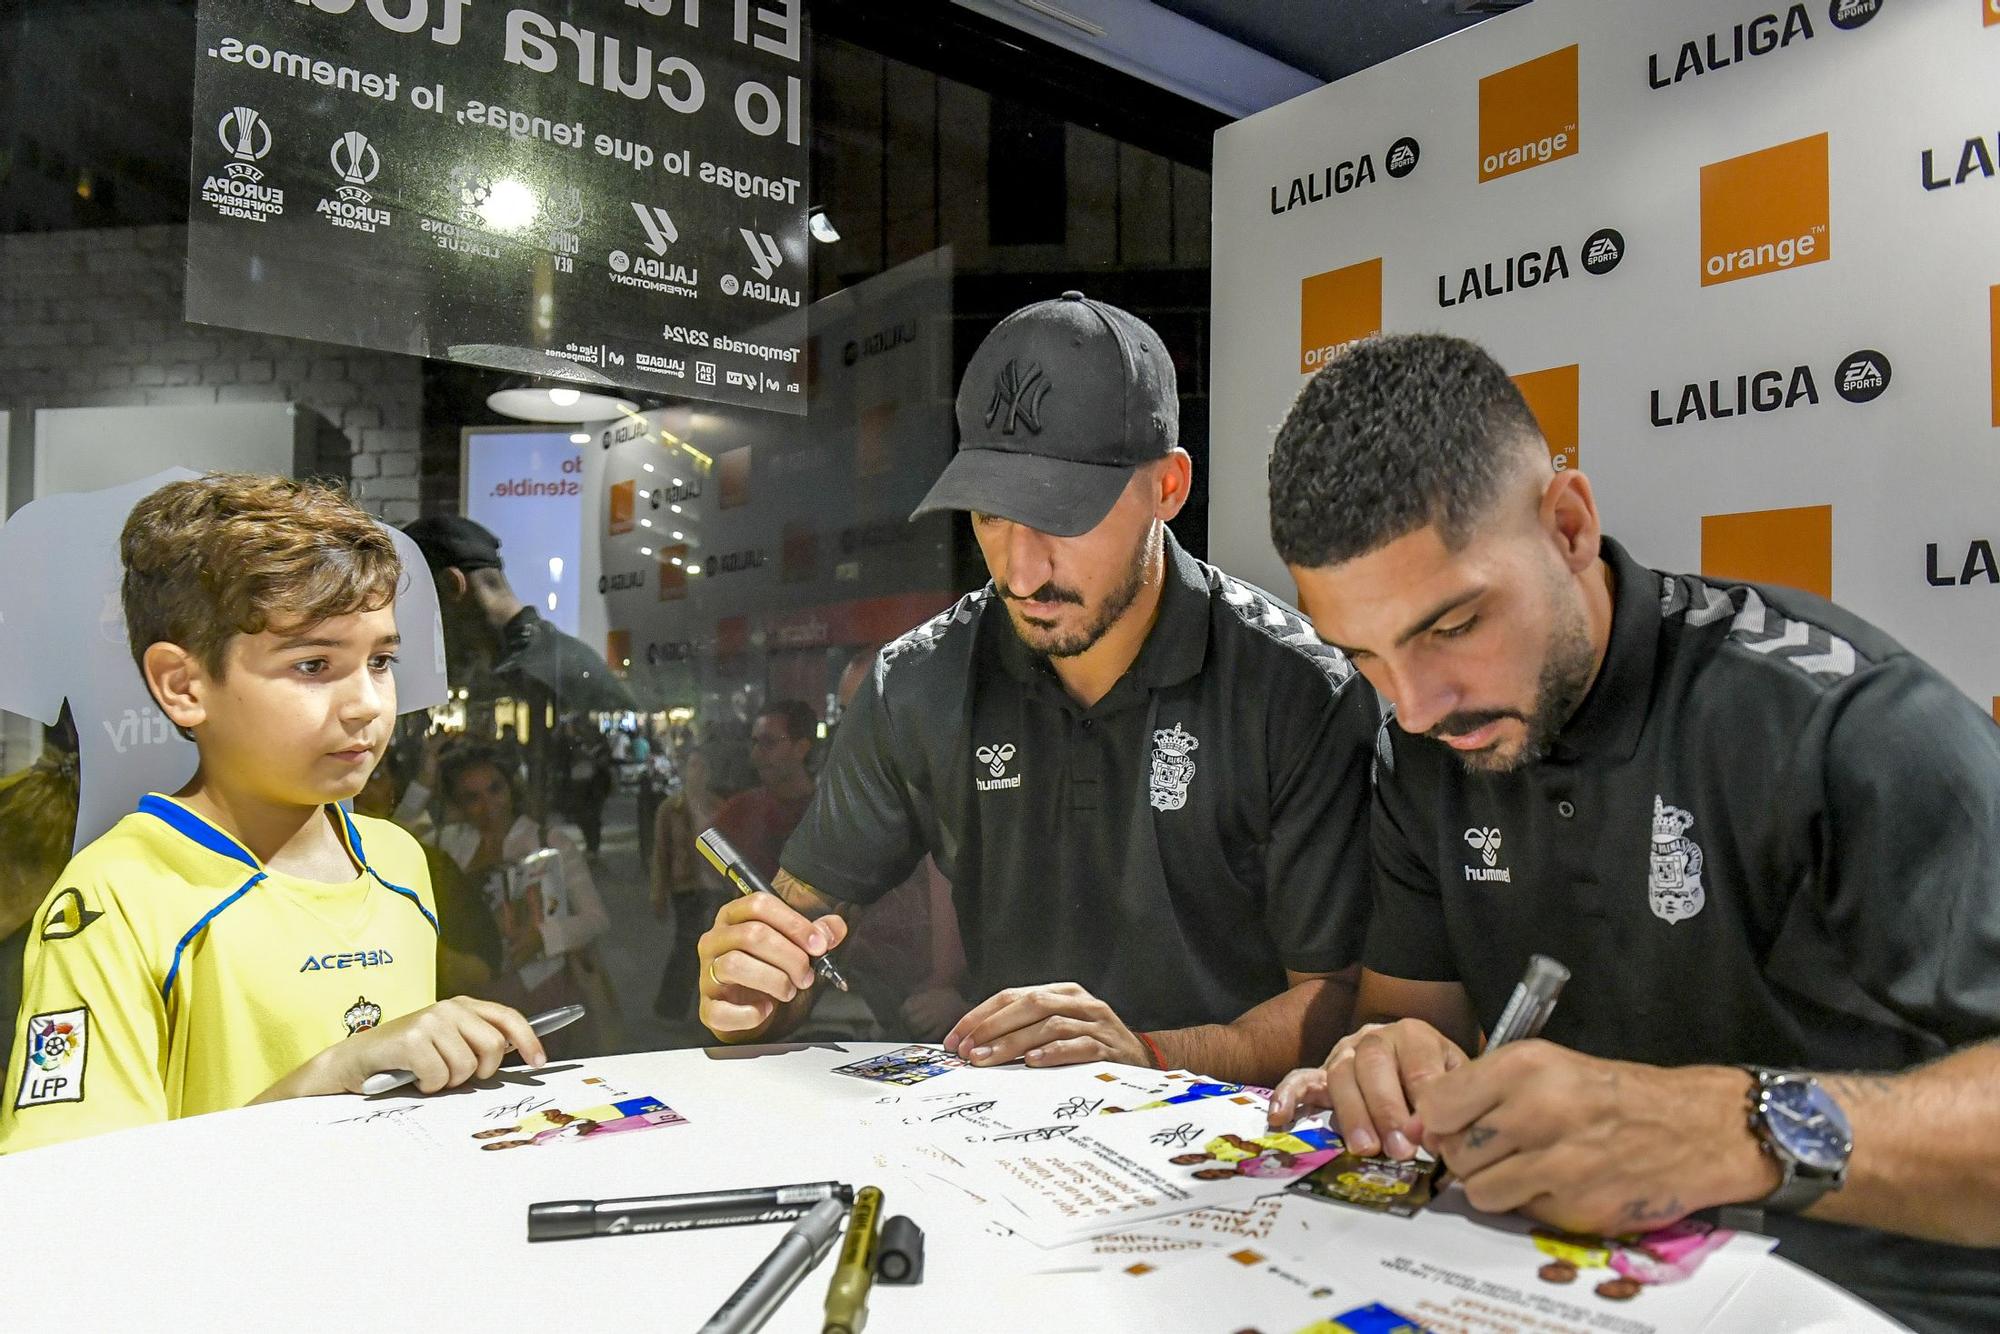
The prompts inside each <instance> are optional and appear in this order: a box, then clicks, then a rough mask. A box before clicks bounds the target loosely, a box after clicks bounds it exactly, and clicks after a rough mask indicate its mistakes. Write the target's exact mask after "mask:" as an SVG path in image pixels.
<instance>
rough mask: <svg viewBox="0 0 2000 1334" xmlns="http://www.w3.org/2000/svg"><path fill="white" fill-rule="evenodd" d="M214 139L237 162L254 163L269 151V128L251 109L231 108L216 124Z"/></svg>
mask: <svg viewBox="0 0 2000 1334" xmlns="http://www.w3.org/2000/svg"><path fill="white" fill-rule="evenodd" d="M215 137H216V138H217V139H220V140H221V141H222V146H223V147H224V148H226V149H228V150H229V155H230V156H231V157H233V158H235V159H236V160H237V161H238V162H255V161H257V160H258V159H259V158H261V157H263V156H264V155H265V154H266V153H268V152H270V151H271V126H270V123H269V122H268V121H266V120H265V119H264V118H263V117H262V116H260V115H258V114H257V112H256V110H255V109H253V108H251V107H232V108H230V110H229V113H228V114H227V115H225V116H224V117H223V118H222V119H221V120H220V121H218V122H216V126H215Z"/></svg>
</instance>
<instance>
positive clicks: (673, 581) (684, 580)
mask: <svg viewBox="0 0 2000 1334" xmlns="http://www.w3.org/2000/svg"><path fill="white" fill-rule="evenodd" d="M687 554H688V549H687V548H686V547H684V546H680V547H661V548H660V601H662V602H678V601H680V600H681V599H682V598H684V597H686V596H687V595H688V577H687Z"/></svg>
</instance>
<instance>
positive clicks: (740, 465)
mask: <svg viewBox="0 0 2000 1334" xmlns="http://www.w3.org/2000/svg"><path fill="white" fill-rule="evenodd" d="M715 471H716V474H717V478H718V480H719V482H720V483H721V491H722V495H721V500H720V502H719V505H720V507H721V508H722V509H726V510H733V509H735V508H736V507H737V506H739V505H748V504H749V503H750V446H748V445H744V446H743V447H742V448H741V449H732V450H730V451H729V452H728V453H726V454H724V455H722V456H721V457H720V458H718V459H716V461H715Z"/></svg>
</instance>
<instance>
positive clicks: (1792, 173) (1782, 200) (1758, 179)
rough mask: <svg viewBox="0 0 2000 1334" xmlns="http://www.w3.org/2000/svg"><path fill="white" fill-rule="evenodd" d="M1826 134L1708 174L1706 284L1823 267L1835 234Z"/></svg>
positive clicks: (1714, 166)
mask: <svg viewBox="0 0 2000 1334" xmlns="http://www.w3.org/2000/svg"><path fill="white" fill-rule="evenodd" d="M1826 201H1827V192H1826V135H1825V134H1823V133H1822V134H1814V135H1809V136H1807V137H1806V138H1804V139H1794V140H1793V141H1792V142H1790V143H1788V144H1778V145H1776V146H1774V147H1771V148H1764V149H1759V150H1758V151H1757V152H1755V153H1745V154H1744V155H1743V156H1742V157H1733V158H1729V159H1727V160H1726V161H1722V162H1711V163H1709V164H1708V165H1707V166H1705V167H1703V168H1702V169H1701V285H1702V286H1703V287H1713V286H1714V285H1715V284H1717V283H1730V282H1735V281H1736V280H1737V279H1738V278H1754V277H1756V276H1757V275H1758V274H1760V273H1775V272H1777V271H1778V270H1780V269H1791V268H1797V267H1798V266H1799V265H1801V264H1818V263H1820V262H1822V261H1824V260H1825V259H1827V258H1828V257H1829V256H1830V255H1832V253H1833V242H1832V238H1831V237H1830V236H1829V234H1828V230H1827V220H1828V211H1827V202H1826Z"/></svg>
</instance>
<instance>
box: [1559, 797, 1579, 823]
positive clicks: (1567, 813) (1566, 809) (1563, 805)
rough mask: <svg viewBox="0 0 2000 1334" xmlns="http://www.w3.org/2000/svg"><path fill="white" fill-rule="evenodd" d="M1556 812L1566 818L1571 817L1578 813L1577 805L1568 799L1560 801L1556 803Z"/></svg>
mask: <svg viewBox="0 0 2000 1334" xmlns="http://www.w3.org/2000/svg"><path fill="white" fill-rule="evenodd" d="M1556 814H1557V815H1560V816H1561V817H1562V818H1563V819H1565V820H1568V819H1571V818H1572V817H1574V816H1575V815H1576V807H1574V806H1572V805H1570V804H1569V803H1568V802H1567V801H1559V802H1557V803H1556Z"/></svg>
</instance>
